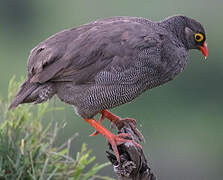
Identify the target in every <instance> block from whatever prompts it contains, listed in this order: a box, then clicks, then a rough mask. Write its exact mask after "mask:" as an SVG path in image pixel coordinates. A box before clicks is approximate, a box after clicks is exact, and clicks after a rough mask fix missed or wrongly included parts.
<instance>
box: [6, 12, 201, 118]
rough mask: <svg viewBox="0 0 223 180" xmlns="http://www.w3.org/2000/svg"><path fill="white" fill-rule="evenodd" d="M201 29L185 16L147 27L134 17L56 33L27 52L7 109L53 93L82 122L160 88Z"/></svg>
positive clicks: (184, 61) (183, 61) (182, 60)
mask: <svg viewBox="0 0 223 180" xmlns="http://www.w3.org/2000/svg"><path fill="white" fill-rule="evenodd" d="M186 27H188V28H189V29H190V30H191V32H192V33H196V32H201V33H202V34H204V35H205V32H204V29H203V27H202V26H201V25H200V23H198V22H197V21H195V20H193V19H190V18H187V17H185V16H174V17H170V18H168V19H165V20H164V21H160V22H151V21H149V20H147V19H143V18H136V17H114V18H108V19H103V20H98V21H95V22H92V23H90V24H86V25H83V26H80V27H77V28H73V29H69V30H64V31H62V32H59V33H57V34H55V35H53V36H52V37H50V38H48V39H47V40H45V41H43V42H41V43H40V44H39V45H37V46H36V47H35V48H34V49H33V50H32V51H31V53H30V56H29V60H28V74H27V78H26V81H25V82H24V83H23V84H22V86H21V87H20V90H19V91H18V93H17V94H16V97H15V99H14V101H13V102H12V104H11V106H10V108H14V107H16V106H17V105H19V104H22V103H29V102H34V103H40V102H43V101H46V100H47V99H50V98H51V97H52V96H53V95H54V94H56V95H57V96H58V97H59V98H60V99H61V100H62V101H64V102H65V103H68V104H72V105H74V106H75V109H76V111H77V113H78V114H79V115H80V116H82V117H83V118H92V117H93V116H94V115H95V114H97V113H98V112H99V111H101V110H103V109H110V108H113V107H115V106H118V105H121V104H124V103H127V102H130V101H132V100H133V99H134V98H136V97H137V96H138V95H140V94H141V93H143V92H144V91H145V90H148V89H151V88H153V87H156V86H159V85H161V84H164V83H166V82H168V81H170V80H172V79H173V78H174V77H175V76H176V75H177V74H179V73H180V72H181V71H182V70H183V69H184V67H185V65H186V64H187V56H188V50H189V49H193V48H194V49H195V48H196V42H194V39H192V37H191V36H192V35H193V34H187V33H185V28H186Z"/></svg>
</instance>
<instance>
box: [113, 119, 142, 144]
mask: <svg viewBox="0 0 223 180" xmlns="http://www.w3.org/2000/svg"><path fill="white" fill-rule="evenodd" d="M126 125H128V126H129V127H130V128H131V130H132V131H133V133H134V134H135V135H136V136H137V137H138V139H139V140H140V141H141V142H144V137H143V135H142V134H141V133H140V131H139V130H138V129H137V123H136V120H135V119H132V118H125V119H119V120H117V121H115V122H112V123H111V129H113V128H114V127H117V128H118V130H120V129H122V128H123V127H124V126H126Z"/></svg>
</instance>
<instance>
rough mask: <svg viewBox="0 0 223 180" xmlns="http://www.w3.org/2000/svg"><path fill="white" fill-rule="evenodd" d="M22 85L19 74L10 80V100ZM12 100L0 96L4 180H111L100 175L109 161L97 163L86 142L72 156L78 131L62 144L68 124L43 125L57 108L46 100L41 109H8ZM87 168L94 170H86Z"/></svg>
mask: <svg viewBox="0 0 223 180" xmlns="http://www.w3.org/2000/svg"><path fill="white" fill-rule="evenodd" d="M19 84H20V83H19V82H16V81H15V77H13V78H12V79H11V80H10V82H9V93H8V102H10V101H11V100H12V98H13V96H14V95H15V92H16V89H17V88H18V86H19ZM8 102H7V101H6V102H5V101H3V100H1V99H0V179H4V180H52V179H65V180H66V179H67V180H87V179H96V178H97V179H105V180H111V178H108V177H102V176H98V175H96V173H98V171H99V170H100V169H102V168H104V167H105V166H107V165H109V163H105V164H102V165H98V164H93V162H94V160H95V157H94V156H92V155H91V151H90V150H87V148H86V144H83V146H82V148H81V151H80V152H79V153H77V157H76V159H73V158H72V157H71V156H70V155H69V152H70V144H71V142H72V140H73V139H74V138H75V137H76V136H77V134H74V135H73V136H72V137H70V138H69V139H68V140H67V142H65V143H64V144H62V145H60V146H56V145H55V140H56V138H57V135H58V133H59V131H60V130H61V129H63V128H64V127H65V123H64V122H63V123H57V122H55V121H54V120H53V119H52V120H51V122H50V123H49V124H48V125H47V126H43V125H42V119H43V116H44V115H45V114H46V113H48V112H50V111H53V110H55V108H51V109H50V108H49V106H48V103H44V104H40V105H37V111H35V112H34V111H33V110H32V107H31V106H30V105H26V104H24V105H22V106H19V107H17V108H16V109H14V110H11V111H8V105H9V104H8ZM35 109H36V108H35ZM57 110H58V109H57ZM59 110H60V109H59ZM86 167H87V168H88V169H90V170H88V171H86Z"/></svg>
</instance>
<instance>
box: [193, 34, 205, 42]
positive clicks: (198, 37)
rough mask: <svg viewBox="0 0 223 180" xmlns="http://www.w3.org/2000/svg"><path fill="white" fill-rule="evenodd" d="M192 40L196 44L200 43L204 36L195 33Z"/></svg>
mask: <svg viewBox="0 0 223 180" xmlns="http://www.w3.org/2000/svg"><path fill="white" fill-rule="evenodd" d="M194 39H195V40H196V41H197V42H201V41H203V39H204V35H203V34H201V33H196V34H195V35H194Z"/></svg>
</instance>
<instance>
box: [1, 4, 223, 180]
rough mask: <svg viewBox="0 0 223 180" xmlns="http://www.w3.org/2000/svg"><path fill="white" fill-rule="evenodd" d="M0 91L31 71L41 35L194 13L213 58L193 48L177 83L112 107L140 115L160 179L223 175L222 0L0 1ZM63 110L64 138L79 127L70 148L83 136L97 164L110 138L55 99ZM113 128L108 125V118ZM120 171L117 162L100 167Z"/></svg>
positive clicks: (3, 92) (58, 116) (204, 179)
mask: <svg viewBox="0 0 223 180" xmlns="http://www.w3.org/2000/svg"><path fill="white" fill-rule="evenodd" d="M0 2H1V5H0V82H1V84H0V96H2V97H7V86H8V81H9V79H10V78H11V77H12V76H13V75H14V74H15V75H16V76H17V77H18V78H19V77H20V76H22V75H25V73H26V62H27V57H28V55H29V51H30V50H31V49H32V48H33V47H35V46H36V45H37V44H38V43H39V42H40V41H42V40H44V39H45V38H47V37H49V36H50V35H52V34H54V33H56V32H58V31H61V30H63V29H65V28H71V27H74V26H79V25H82V24H85V23H88V22H90V21H93V20H96V19H98V18H104V17H111V16H141V17H145V18H149V19H151V20H154V21H155V20H161V19H163V18H165V17H167V16H171V15H174V14H184V15H186V16H189V17H192V18H195V19H196V20H198V21H200V22H201V24H203V25H204V26H205V29H206V32H207V42H208V48H209V56H208V59H207V60H204V58H203V56H202V54H201V53H200V52H199V51H191V52H190V57H189V64H188V66H187V68H186V69H185V71H184V72H183V73H181V74H180V75H179V76H178V77H177V78H176V79H175V80H174V81H172V82H169V83H168V84H165V85H163V86H161V87H158V88H155V89H153V90H151V91H148V92H146V93H144V94H143V95H142V96H140V97H139V98H137V99H136V100H135V101H134V102H132V103H131V104H128V105H123V106H121V107H118V108H116V109H113V110H112V111H113V112H115V113H117V114H118V115H119V116H121V117H126V116H128V117H132V118H136V119H137V121H138V125H139V128H140V130H141V131H142V132H143V134H144V136H145V139H146V143H145V144H144V145H143V148H144V151H145V153H146V154H147V156H148V157H149V161H150V165H151V167H152V170H153V171H154V172H155V174H156V175H157V176H158V179H165V180H209V179H215V180H218V179H219V180H220V179H223V175H222V172H223V140H222V139H223V131H222V128H223V84H222V82H223V59H222V54H221V53H222V46H223V45H222V42H223V35H222V32H223V1H222V0H212V1H208V0H196V1H194V0H187V1H183V0H165V1H163V0H140V1H136V0H119V1H118V0H112V1H107V0H65V1H61V0H47V1H46V0H38V1H34V0H33V1H31V0H4V1H3V0H0ZM54 101H56V105H57V106H65V111H62V112H56V116H55V117H56V119H57V120H58V121H59V120H64V119H65V120H66V121H67V124H68V126H67V127H66V128H65V130H64V131H63V132H61V134H60V139H59V142H62V141H63V140H64V139H65V138H67V137H69V136H71V134H73V133H74V132H79V134H80V135H79V137H78V138H77V139H76V140H75V141H74V142H73V144H72V146H73V152H72V154H73V155H75V153H76V152H77V151H78V150H80V145H81V144H82V142H86V143H87V144H88V148H90V149H93V153H94V154H95V155H96V156H97V160H98V161H99V162H105V161H107V159H106V157H105V153H104V152H105V150H106V148H107V147H106V143H105V142H106V141H105V139H104V138H103V137H102V136H101V135H99V136H97V137H89V136H88V135H89V134H90V133H91V132H93V128H91V127H90V126H89V125H88V124H87V123H86V122H84V121H83V120H82V119H81V118H80V117H78V116H77V115H75V113H74V111H73V108H72V107H71V106H67V105H64V104H63V103H61V102H59V100H57V99H55V100H54ZM103 124H105V126H107V127H109V123H108V122H107V123H103ZM101 173H102V174H104V175H108V176H112V177H115V175H114V174H113V171H112V167H108V168H107V169H104V170H103V172H101Z"/></svg>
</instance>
